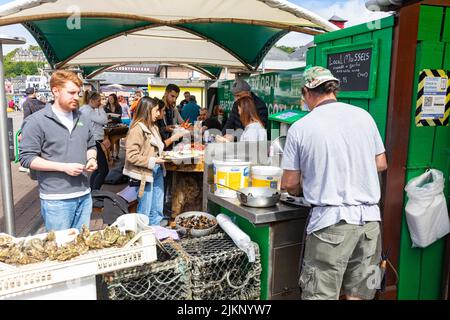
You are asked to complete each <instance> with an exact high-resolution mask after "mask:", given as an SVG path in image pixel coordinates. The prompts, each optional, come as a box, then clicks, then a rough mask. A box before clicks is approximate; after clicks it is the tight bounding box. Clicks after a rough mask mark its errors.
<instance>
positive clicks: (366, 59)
mask: <svg viewBox="0 0 450 320" xmlns="http://www.w3.org/2000/svg"><path fill="white" fill-rule="evenodd" d="M371 60H372V48H367V49H361V50H354V51H346V52H339V53H333V54H329V55H328V56H327V67H328V69H329V70H330V71H331V73H332V74H333V75H334V76H335V77H336V78H338V79H339V80H340V82H341V91H367V90H369V80H370V63H371Z"/></svg>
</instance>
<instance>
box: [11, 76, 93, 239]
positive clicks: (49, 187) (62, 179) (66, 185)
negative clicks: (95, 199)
mask: <svg viewBox="0 0 450 320" xmlns="http://www.w3.org/2000/svg"><path fill="white" fill-rule="evenodd" d="M82 84H83V83H82V81H81V80H80V78H79V77H78V76H77V74H76V73H74V72H71V71H66V70H57V71H55V72H54V73H53V74H52V77H51V78H50V88H51V90H52V93H53V96H54V97H55V102H54V104H53V105H49V106H46V107H45V108H44V109H43V110H42V111H40V112H36V113H34V114H32V115H31V116H29V117H27V118H26V119H25V121H24V123H23V126H22V135H23V138H22V141H21V143H20V144H19V159H20V164H21V165H22V166H23V167H25V168H30V169H33V170H36V171H37V178H38V182H39V197H40V199H41V214H42V217H43V219H44V222H45V229H46V230H47V231H50V230H55V231H57V230H64V229H69V228H77V229H81V227H82V225H83V224H85V225H87V226H89V222H90V217H91V213H92V198H91V190H90V188H89V182H88V178H87V173H89V172H94V171H95V170H96V169H97V158H96V157H97V150H96V148H95V140H94V136H93V134H92V132H91V130H90V126H89V125H88V123H89V121H90V120H89V119H88V118H86V116H85V115H83V114H82V113H81V112H80V111H79V110H78V99H79V96H78V94H79V92H80V87H81V86H82Z"/></svg>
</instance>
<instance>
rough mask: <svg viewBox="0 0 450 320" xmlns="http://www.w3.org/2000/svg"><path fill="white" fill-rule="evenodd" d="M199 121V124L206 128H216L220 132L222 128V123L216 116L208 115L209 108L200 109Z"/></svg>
mask: <svg viewBox="0 0 450 320" xmlns="http://www.w3.org/2000/svg"><path fill="white" fill-rule="evenodd" d="M197 121H199V122H200V123H199V126H200V127H202V129H203V131H204V130H210V129H216V130H218V131H219V132H220V131H221V130H222V125H221V124H220V122H219V120H218V119H217V117H215V116H211V117H208V109H206V108H203V109H200V114H199V116H198V118H197Z"/></svg>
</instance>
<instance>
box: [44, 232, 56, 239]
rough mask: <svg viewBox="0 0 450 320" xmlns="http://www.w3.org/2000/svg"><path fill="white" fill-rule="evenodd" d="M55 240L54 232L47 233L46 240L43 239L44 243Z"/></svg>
mask: <svg viewBox="0 0 450 320" xmlns="http://www.w3.org/2000/svg"><path fill="white" fill-rule="evenodd" d="M55 240H56V235H55V231H53V230H52V231H50V232H49V233H47V238H45V241H55Z"/></svg>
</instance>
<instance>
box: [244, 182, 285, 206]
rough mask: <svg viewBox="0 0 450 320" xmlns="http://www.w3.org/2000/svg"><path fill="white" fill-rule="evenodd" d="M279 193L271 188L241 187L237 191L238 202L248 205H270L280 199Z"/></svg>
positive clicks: (273, 204)
mask: <svg viewBox="0 0 450 320" xmlns="http://www.w3.org/2000/svg"><path fill="white" fill-rule="evenodd" d="M280 196H281V193H280V192H278V191H276V190H274V189H271V188H259V187H258V188H257V187H251V188H241V189H239V192H238V193H237V198H238V200H239V202H240V203H241V204H242V205H244V206H248V207H254V208H265V207H272V206H275V205H276V204H277V202H278V201H279V200H280Z"/></svg>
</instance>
